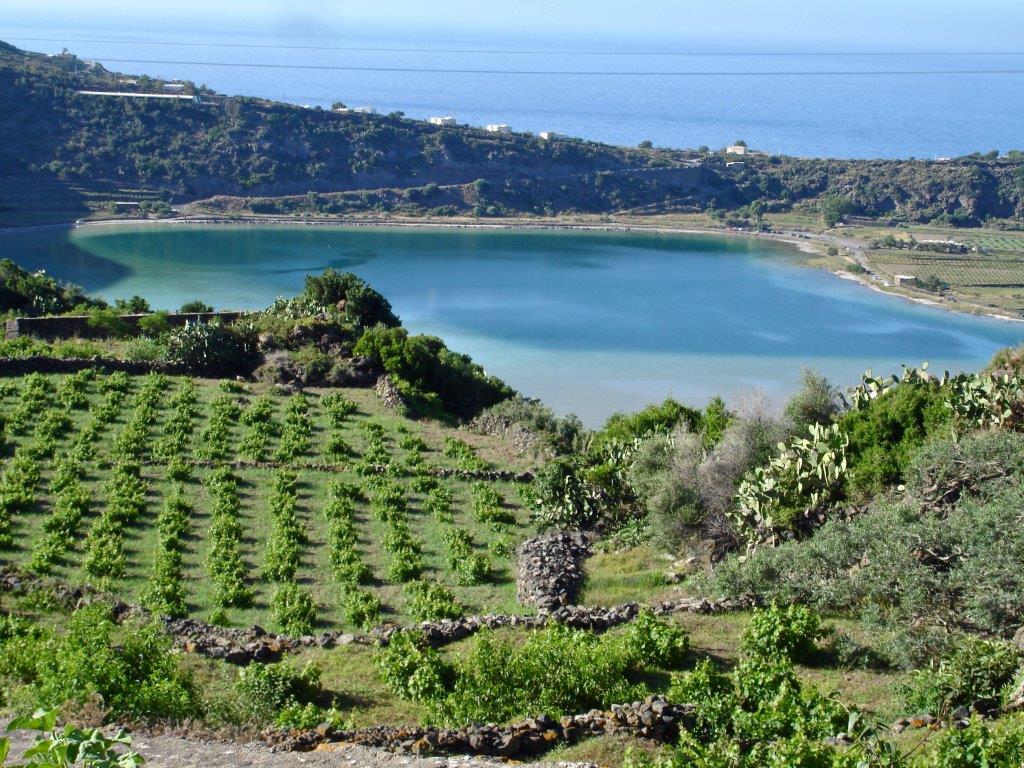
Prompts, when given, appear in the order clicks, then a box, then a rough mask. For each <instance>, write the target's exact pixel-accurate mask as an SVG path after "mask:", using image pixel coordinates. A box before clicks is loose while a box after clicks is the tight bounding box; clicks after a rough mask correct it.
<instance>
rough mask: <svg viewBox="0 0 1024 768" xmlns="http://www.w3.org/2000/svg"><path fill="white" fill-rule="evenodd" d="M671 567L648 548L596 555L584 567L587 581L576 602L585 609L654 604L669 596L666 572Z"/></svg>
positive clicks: (657, 553) (662, 557)
mask: <svg viewBox="0 0 1024 768" xmlns="http://www.w3.org/2000/svg"><path fill="white" fill-rule="evenodd" d="M671 565H672V561H671V560H669V559H666V558H665V557H664V556H662V555H661V553H659V552H658V551H657V550H655V549H654V548H653V547H651V546H649V545H642V546H639V547H634V548H632V549H626V550H621V551H614V552H598V553H596V554H594V555H592V556H591V557H589V558H588V559H587V561H586V564H585V565H584V569H585V571H586V580H585V581H584V583H583V589H582V591H581V594H580V597H579V601H580V602H581V603H582V604H584V605H617V604H619V603H632V602H654V601H655V600H657V599H658V598H659V597H663V596H664V597H667V596H669V594H670V592H671V590H670V589H669V587H668V585H667V584H666V582H665V571H667V570H668V569H669V568H670V566H671Z"/></svg>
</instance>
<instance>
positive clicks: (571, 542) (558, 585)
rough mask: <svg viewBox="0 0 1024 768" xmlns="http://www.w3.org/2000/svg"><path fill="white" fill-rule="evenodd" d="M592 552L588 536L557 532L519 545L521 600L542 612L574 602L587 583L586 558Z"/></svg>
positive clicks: (519, 591) (574, 532) (518, 588)
mask: <svg viewBox="0 0 1024 768" xmlns="http://www.w3.org/2000/svg"><path fill="white" fill-rule="evenodd" d="M589 554H590V544H589V542H588V541H587V537H586V536H585V535H584V534H582V533H579V532H576V531H573V532H570V531H555V532H553V533H545V534H542V535H540V536H534V537H533V538H531V539H527V540H526V541H524V542H523V543H522V544H520V545H519V551H518V565H519V579H518V582H517V585H516V586H517V593H518V600H519V602H520V603H522V604H523V605H534V606H536V607H537V609H538V610H540V611H552V610H554V609H556V608H558V607H560V606H564V605H572V604H573V603H574V602H575V600H576V595H577V593H578V592H579V589H580V586H581V585H582V584H583V561H584V560H585V559H586V558H587V556H588V555H589Z"/></svg>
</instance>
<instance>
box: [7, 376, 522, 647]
mask: <svg viewBox="0 0 1024 768" xmlns="http://www.w3.org/2000/svg"><path fill="white" fill-rule="evenodd" d="M47 378H48V379H50V380H51V381H52V382H53V383H54V384H59V382H60V381H61V380H62V379H63V378H64V377H59V376H56V377H47ZM2 382H7V383H13V384H14V385H15V386H14V387H13V388H11V387H8V389H12V390H13V391H9V392H7V393H6V394H5V395H4V396H3V397H2V398H0V407H2V408H3V409H4V411H5V412H6V411H7V409H13V408H14V407H15V405H16V403H17V402H18V390H19V387H20V385H21V382H20V381H19V380H18V379H16V378H15V379H10V378H9V379H0V383H2ZM179 383H180V380H179V379H176V378H173V377H170V378H168V385H167V388H166V390H165V391H164V393H163V407H162V408H159V409H158V412H157V418H156V421H155V423H153V424H152V425H151V426H150V429H149V440H148V443H149V447H150V448H152V447H153V445H154V444H155V443H156V441H157V440H158V438H159V436H160V434H161V430H162V427H163V425H164V424H165V423H166V421H167V419H168V417H169V415H170V408H169V407H168V406H167V401H168V400H169V399H170V398H171V397H172V396H173V394H174V392H175V391H176V389H177V387H178V385H179ZM196 383H197V391H198V399H199V403H198V409H199V414H200V415H199V417H198V419H197V421H196V423H195V429H194V430H193V432H192V440H191V444H190V445H189V446H188V447H187V449H186V454H187V457H189V458H192V459H194V458H196V457H197V456H199V455H200V452H201V447H202V442H203V429H204V427H205V425H206V423H207V418H208V414H209V409H210V403H211V402H212V401H213V400H214V399H215V398H217V397H223V396H224V395H225V392H224V391H223V390H222V389H221V388H220V386H219V385H218V383H217V382H214V381H205V380H197V382H196ZM97 384H98V382H97V381H94V382H91V383H90V384H89V387H88V399H89V404H90V407H91V406H94V405H95V404H96V403H97V402H99V401H100V400H101V397H102V396H101V395H100V393H99V391H98V386H97ZM140 386H141V380H140V379H134V380H133V381H132V388H131V391H130V392H129V394H128V395H127V397H126V398H125V400H124V402H123V404H122V406H121V412H120V414H119V415H118V417H117V419H116V421H115V422H114V423H113V424H111V425H109V426H108V427H106V428H105V429H104V430H103V431H102V432H101V433H100V436H99V438H98V439H97V442H96V447H97V453H96V460H95V461H94V462H91V464H90V465H89V466H88V474H87V476H86V478H85V479H84V485H85V486H86V487H87V488H88V489H89V491H90V493H91V495H92V500H93V504H92V505H91V507H90V510H89V513H88V515H87V517H86V518H85V519H84V520H83V521H82V523H81V525H80V528H79V536H78V539H77V541H76V543H75V546H74V547H73V549H72V551H71V552H70V553H69V556H68V558H67V562H66V563H64V564H62V565H60V566H59V567H57V568H55V569H54V570H53V573H52V575H53V576H55V577H59V578H62V579H65V580H67V581H70V582H73V583H79V582H88V581H90V578H89V576H88V574H86V572H85V570H84V567H83V564H84V560H85V536H86V534H87V532H88V531H89V529H90V527H91V525H92V524H93V522H94V520H95V519H96V518H97V517H98V516H99V514H100V512H101V511H102V509H103V505H104V502H105V496H104V492H105V491H104V483H105V481H106V479H107V477H108V475H109V466H108V464H106V463H105V462H107V461H108V459H109V457H110V454H111V449H112V447H113V444H114V439H115V436H116V435H117V434H118V433H119V432H120V431H121V430H122V429H123V428H124V426H125V424H126V422H127V419H128V417H129V415H130V410H131V399H132V396H133V395H134V394H135V393H137V392H138V391H139V388H140ZM264 391H267V390H266V388H264V387H262V386H260V385H246V387H245V389H244V392H242V393H240V394H238V395H232V396H233V397H238V398H239V399H240V400H242V401H250V400H251V399H252V398H253V397H254V396H256V395H258V394H260V393H261V392H264ZM342 392H343V393H344V394H345V396H346V397H348V398H349V399H351V400H353V401H355V402H356V403H357V405H358V408H359V410H358V412H357V413H356V414H354V415H353V416H351V417H349V418H348V419H347V420H346V422H345V423H344V424H343V425H342V426H341V427H340V429H339V430H338V431H339V432H340V433H341V434H342V435H343V436H344V438H345V439H346V440H347V441H348V442H349V444H350V445H351V446H352V447H353V448H354V449H355V451H356V453H357V457H355V458H353V459H350V460H347V461H346V462H345V465H342V466H339V467H337V468H332V470H330V471H320V470H312V469H302V468H300V467H298V466H297V465H298V463H300V462H329V461H333V459H331V458H330V457H328V456H325V455H324V452H323V446H324V443H325V442H326V440H327V438H328V436H329V435H330V434H331V433H332V431H333V427H332V426H331V424H330V423H329V421H328V418H327V416H326V414H325V412H324V410H323V408H322V407H321V406H320V405H319V400H320V397H321V395H322V394H323V391H320V390H311V391H308V392H307V394H308V397H309V400H310V403H311V408H310V415H311V417H312V423H313V435H312V440H311V450H310V451H309V454H308V455H305V456H302V457H299V458H298V459H297V460H296V461H294V462H290V463H291V464H292V465H293V466H294V467H295V469H294V471H295V472H296V474H297V476H298V479H299V503H298V510H297V515H298V518H299V521H300V524H301V526H302V528H303V530H304V532H305V535H306V537H307V543H306V544H305V545H303V547H302V560H301V565H300V567H299V569H298V572H297V574H296V577H295V578H296V580H297V581H298V582H300V583H301V584H303V585H305V586H306V587H308V588H309V590H310V591H311V592H312V594H313V596H314V598H315V599H316V601H317V603H318V604H319V606H320V610H319V628H321V629H328V628H342V629H349V630H351V629H354V627H352V626H349V625H348V624H347V623H346V622H345V620H344V618H343V617H342V611H341V590H340V585H339V584H338V582H337V581H336V580H335V578H334V577H333V575H332V574H331V572H330V568H329V563H328V560H327V548H326V546H325V542H326V539H327V528H328V525H327V520H326V518H325V515H324V505H325V502H326V500H327V486H328V483H329V482H330V481H333V480H344V481H347V482H350V483H353V484H356V485H359V486H364V487H365V486H366V478H364V477H361V476H360V475H358V474H357V473H356V472H355V471H353V468H352V464H353V463H354V462H355V461H357V460H358V454H361V453H362V452H363V451H364V450H365V449H366V446H367V435H366V433H365V431H364V430H363V429H361V428H360V424H361V423H364V422H367V421H371V420H372V421H376V422H378V423H379V424H380V425H381V426H382V427H383V429H384V432H385V442H386V445H387V447H388V451H389V453H390V455H391V457H392V461H393V462H401V460H402V459H404V458H405V456H406V454H407V451H405V450H403V449H402V448H400V447H399V440H400V438H401V437H402V435H403V431H408V432H412V433H416V434H419V435H420V436H421V437H422V439H423V440H424V441H425V442H426V444H427V446H428V449H427V451H426V453H425V459H426V461H427V462H428V463H429V464H431V465H434V466H438V467H445V466H453V465H452V461H451V460H450V459H448V458H446V457H445V456H444V454H443V438H444V437H445V436H446V435H452V436H457V437H459V438H460V439H467V440H468V438H470V436H468V435H465V434H462V433H456V432H455V431H454V430H450V429H446V428H443V427H441V426H439V425H437V424H434V423H430V424H421V423H419V422H414V421H410V420H407V419H404V418H402V417H399V416H396V415H394V414H391V413H388V412H386V411H384V409H383V407H382V406H381V404H380V403H379V401H377V400H376V398H375V397H374V396H373V394H372V393H371V392H368V391H362V390H342ZM273 401H274V415H273V417H272V421H274V422H275V423H278V424H280V423H281V422H282V420H283V414H284V408H285V401H286V398H283V397H274V398H273ZM70 415H71V417H72V421H73V426H72V427H71V429H70V430H68V431H67V432H66V433H65V434H64V435H63V436H62V437H61V438H60V440H59V443H58V448H57V452H56V455H57V456H59V455H61V453H62V452H65V451H66V450H67V449H68V448H69V447H70V445H71V444H72V442H73V440H74V437H75V435H76V434H77V433H78V431H79V430H80V429H81V428H82V427H83V426H84V425H85V424H86V423H87V422H88V421H89V419H90V411H89V410H87V409H80V410H72V411H71V412H70ZM246 430H247V427H245V426H244V425H242V424H240V423H237V422H236V423H234V424H233V425H232V427H231V430H230V435H229V441H228V442H229V454H228V455H229V458H233V457H236V456H237V448H238V446H239V443H240V441H241V440H242V439H243V438H244V435H245V432H246ZM32 431H33V426H32V424H29V425H27V427H26V430H25V434H21V435H8V441H9V442H10V443H11V445H10V446H8V451H7V452H6V456H8V457H9V455H10V448H11V447H12V446H17V445H29V444H31V443H32V441H33V435H32ZM472 442H473V444H474V445H475V447H476V450H477V453H478V455H479V456H480V457H481V458H484V459H485V460H487V461H488V462H489V463H490V464H491V465H492V466H493V467H495V468H496V469H497V468H501V469H523V468H524V467H523V466H522V465H521V464H516V463H514V462H513V460H512V457H509V456H508V455H507V453H506V452H505V450H504V449H503V448H502V447H501V446H500V445H498V444H497V441H496V440H493V439H490V438H484V437H480V436H472ZM278 444H279V438H277V437H275V438H272V439H271V441H270V443H269V446H268V451H267V453H268V455H270V456H272V455H273V453H274V451H275V449H276V448H277V446H278ZM5 461H6V458H5ZM209 471H210V470H209V469H207V468H202V467H195V468H194V470H193V477H192V478H191V479H190V480H189V481H187V482H186V483H185V484H184V489H185V494H186V498H187V499H188V501H189V503H190V504H191V505H192V506H193V509H194V512H193V516H192V521H191V529H190V532H189V536H188V537H187V539H186V543H185V551H184V556H183V559H184V574H185V582H186V589H187V602H188V608H189V613H190V614H191V615H193V616H197V617H201V618H206V617H208V616H210V614H212V613H213V612H214V610H215V609H216V608H217V606H216V604H215V601H214V596H213V584H212V582H211V580H210V579H209V578H208V577H207V573H206V561H207V558H208V555H209V543H208V541H207V538H206V535H205V533H206V529H207V527H208V526H209V524H210V498H209V496H208V494H207V491H206V489H205V488H204V487H203V484H202V482H201V480H202V478H203V476H204V475H206V474H207V473H208V472H209ZM274 472H275V470H273V469H257V468H242V469H238V470H236V475H237V476H238V478H239V492H240V497H241V509H240V514H239V519H240V522H241V523H242V528H243V538H242V542H241V549H242V557H243V559H244V561H245V564H246V569H247V581H248V583H249V585H250V587H251V588H252V590H253V593H254V601H253V604H252V605H251V606H250V607H245V608H228V609H227V617H228V620H229V622H230V623H231V624H250V623H259V624H261V625H263V626H267V627H268V628H273V627H274V621H273V617H272V615H271V612H270V609H269V603H270V597H271V594H272V593H273V590H274V586H275V585H274V584H273V583H271V582H270V581H268V580H267V579H265V578H264V577H263V576H262V575H261V567H262V564H263V560H264V550H265V543H266V541H267V539H268V536H269V533H270V530H271V519H270V515H269V511H268V499H269V495H270V481H271V479H272V477H273V475H274ZM142 475H143V479H144V481H145V484H146V488H147V496H146V508H145V511H144V513H143V515H142V516H141V517H140V518H139V519H138V520H137V521H135V522H133V523H132V524H130V525H129V526H128V527H127V530H126V533H125V550H126V554H127V561H128V562H127V569H126V573H125V575H124V577H123V578H120V579H117V581H116V582H115V583H102V582H101V583H99V586H105V587H107V588H109V589H111V590H112V591H114V592H116V593H117V594H118V595H119V596H121V597H123V598H124V599H126V600H130V601H134V602H139V601H141V600H142V598H143V595H144V593H145V591H146V588H147V584H148V581H149V579H150V575H151V570H152V562H153V558H154V555H155V553H156V552H157V549H158V546H159V540H158V531H157V529H156V527H155V525H154V523H155V521H156V517H157V515H158V513H159V511H160V509H161V508H162V506H163V504H164V501H165V499H166V497H167V495H168V494H169V493H170V491H171V489H172V487H173V486H174V482H173V481H171V480H170V479H169V478H168V477H167V467H166V466H165V465H164V464H162V463H159V462H153V463H147V464H146V465H145V466H144V467H143V472H142ZM52 476H53V470H52V462H44V463H43V472H42V478H41V481H40V483H39V485H38V487H37V498H36V504H35V506H34V508H33V509H32V510H31V511H29V512H28V513H25V514H18V515H15V517H14V521H13V522H14V547H13V550H12V551H8V552H4V559H5V560H7V561H9V562H13V563H16V564H25V563H27V562H28V561H29V559H30V557H31V553H32V547H33V545H34V544H35V543H36V542H37V541H38V540H39V538H40V537H41V535H42V525H43V522H44V521H45V520H46V518H47V517H48V515H49V514H50V512H51V510H52V505H53V497H52V495H51V494H50V492H49V484H50V482H51V480H52ZM394 480H395V482H397V483H398V484H399V485H400V486H402V487H404V488H405V491H406V493H407V496H408V499H409V524H410V527H411V529H412V532H413V535H414V536H415V537H416V538H417V539H418V540H420V541H421V542H422V544H423V550H424V553H423V558H424V561H425V565H426V571H425V573H424V575H423V577H424V578H425V579H427V580H429V581H435V582H440V583H442V584H445V585H446V586H448V587H450V588H451V589H452V591H453V593H454V594H455V596H456V598H457V599H458V600H459V602H460V603H462V604H463V605H464V606H465V607H466V609H467V610H468V611H470V612H476V611H500V612H520V611H522V610H523V609H522V608H520V607H518V606H517V605H516V602H515V578H514V570H513V569H514V563H513V562H512V559H511V557H503V556H495V555H494V554H489V557H490V562H491V569H492V578H491V580H490V581H489V582H487V583H484V584H480V585H474V586H460V585H458V584H456V582H455V580H454V578H453V576H452V574H451V573H450V572H449V569H448V566H447V562H446V554H447V547H446V546H445V544H444V542H443V539H442V535H441V534H442V526H441V525H440V524H439V523H438V522H437V521H436V520H434V519H432V518H431V517H430V516H429V515H428V514H427V513H426V512H425V511H423V507H422V504H423V499H424V494H422V493H417V492H415V491H414V490H413V489H412V487H411V483H412V478H411V477H408V476H398V477H395V478H394ZM440 482H441V484H442V485H443V486H444V487H447V488H448V489H449V490H450V491H451V492H452V493H453V495H454V503H453V514H454V517H455V520H454V524H455V525H457V526H459V527H461V528H464V529H465V530H467V531H468V532H470V533H471V534H472V536H473V540H474V544H475V547H476V548H477V549H478V550H479V551H481V552H488V550H487V544H488V543H489V542H491V541H492V540H494V539H495V538H496V534H495V532H494V531H492V530H491V529H490V528H489V527H488V526H487V525H485V524H482V523H480V522H478V521H477V520H476V519H475V517H474V515H473V510H472V504H471V500H470V489H471V485H472V483H470V482H468V481H465V480H461V479H454V478H447V479H442V480H440ZM492 485H493V486H494V487H495V489H496V490H497V491H498V492H499V493H500V494H501V496H502V497H503V499H504V500H505V502H506V504H507V506H508V507H509V508H510V509H511V510H512V511H513V512H514V514H515V516H516V518H517V520H518V524H517V525H516V526H514V527H513V528H512V529H511V530H510V531H509V532H508V533H507V534H503V536H504V537H505V538H508V539H509V543H510V544H511V547H512V549H513V551H514V547H515V545H516V544H517V543H518V541H519V540H520V539H521V538H523V537H524V536H525V535H526V533H527V527H526V525H527V522H528V514H527V513H526V511H525V510H523V509H522V508H521V507H520V506H519V504H518V494H517V492H516V489H515V488H514V484H512V483H501V482H498V483H493V484H492ZM371 493H372V491H371ZM356 519H357V523H358V528H359V541H358V548H359V550H360V553H361V555H362V557H363V560H364V561H365V562H366V563H367V564H368V565H369V566H370V568H371V571H372V577H373V578H372V583H371V584H370V585H369V586H368V589H370V590H371V591H372V592H373V593H375V594H376V595H377V597H378V598H379V599H380V600H381V602H382V603H383V608H384V615H383V616H382V618H383V619H384V620H394V621H399V622H406V621H408V620H409V616H408V614H407V611H406V595H405V592H404V590H403V589H402V588H401V586H400V585H397V584H394V583H391V582H390V581H389V579H388V573H387V570H388V563H389V562H390V557H389V555H388V554H387V553H386V552H384V550H383V549H382V547H381V545H380V542H381V539H382V537H383V533H384V528H383V524H382V523H381V522H380V521H379V520H377V519H376V518H375V516H374V514H373V512H372V511H371V508H370V505H369V504H368V503H366V502H361V503H359V504H358V506H357V509H356Z"/></svg>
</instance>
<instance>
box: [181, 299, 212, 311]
mask: <svg viewBox="0 0 1024 768" xmlns="http://www.w3.org/2000/svg"><path fill="white" fill-rule="evenodd" d="M181 311H182V312H185V313H189V312H213V307H211V306H210V305H209V304H207V303H206V302H203V301H199V300H198V299H196V300H194V301H186V302H185V303H184V304H182V305H181Z"/></svg>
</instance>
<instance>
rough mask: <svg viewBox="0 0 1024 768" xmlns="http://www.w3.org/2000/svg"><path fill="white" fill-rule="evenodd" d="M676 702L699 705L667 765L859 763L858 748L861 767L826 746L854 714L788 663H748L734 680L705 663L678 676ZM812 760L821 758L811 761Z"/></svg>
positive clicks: (673, 691) (749, 767) (747, 767)
mask: <svg viewBox="0 0 1024 768" xmlns="http://www.w3.org/2000/svg"><path fill="white" fill-rule="evenodd" d="M668 696H669V698H670V699H671V700H672V701H674V702H677V703H679V704H689V705H691V706H693V707H694V721H695V722H694V724H693V726H692V727H691V728H690V729H689V730H688V731H684V732H683V733H682V734H681V737H680V742H679V745H678V746H677V747H676V748H675V749H674V750H673V752H672V753H670V755H669V756H668V757H667V759H666V760H665V761H664V762H661V763H658V765H659V766H662V765H666V766H667V765H670V766H677V765H678V766H700V767H701V768H713V767H717V766H741V767H742V768H761V767H762V766H775V767H777V768H784V767H785V768H789V766H805V765H806V766H840V765H842V766H846V765H851V766H852V765H857V764H858V759H857V757H858V756H857V755H856V754H854V753H852V752H853V751H852V750H851V753H850V757H852V758H854V759H853V761H852V762H850V763H840V762H838V758H839V756H840V755H841V754H843V752H840V751H839V750H838V749H836V748H834V747H830V746H827V745H826V744H823V743H822V741H823V740H824V739H827V738H831V737H834V736H836V735H837V734H842V733H845V732H846V730H847V728H848V726H849V723H850V716H849V712H848V710H847V708H846V707H844V706H843V705H842V704H841V703H840V702H838V701H836V700H835V699H833V698H830V697H827V696H823V695H822V694H821V693H819V692H818V691H817V690H816V689H814V688H813V687H811V686H805V685H804V684H803V683H801V681H800V678H799V677H798V676H797V674H796V673H795V671H794V670H793V666H792V663H791V662H789V661H788V660H786V659H784V658H781V657H776V658H766V657H755V658H745V659H742V660H741V661H740V663H739V664H738V665H737V666H736V668H735V669H734V670H733V671H732V672H731V673H730V674H728V675H727V674H723V673H721V672H719V671H718V670H716V669H715V667H714V665H713V664H712V663H711V662H710V661H709V660H704V661H701V662H699V663H698V664H697V666H696V668H695V669H694V670H693V671H692V672H688V673H685V674H683V675H681V676H679V677H677V678H675V679H674V680H673V682H672V687H671V688H670V690H669V694H668ZM808 755H813V756H814V757H815V759H812V760H808V761H806V762H804V759H805V758H806V757H807V756H808ZM826 758H827V759H826ZM634 764H635V763H634ZM648 764H650V763H648Z"/></svg>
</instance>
